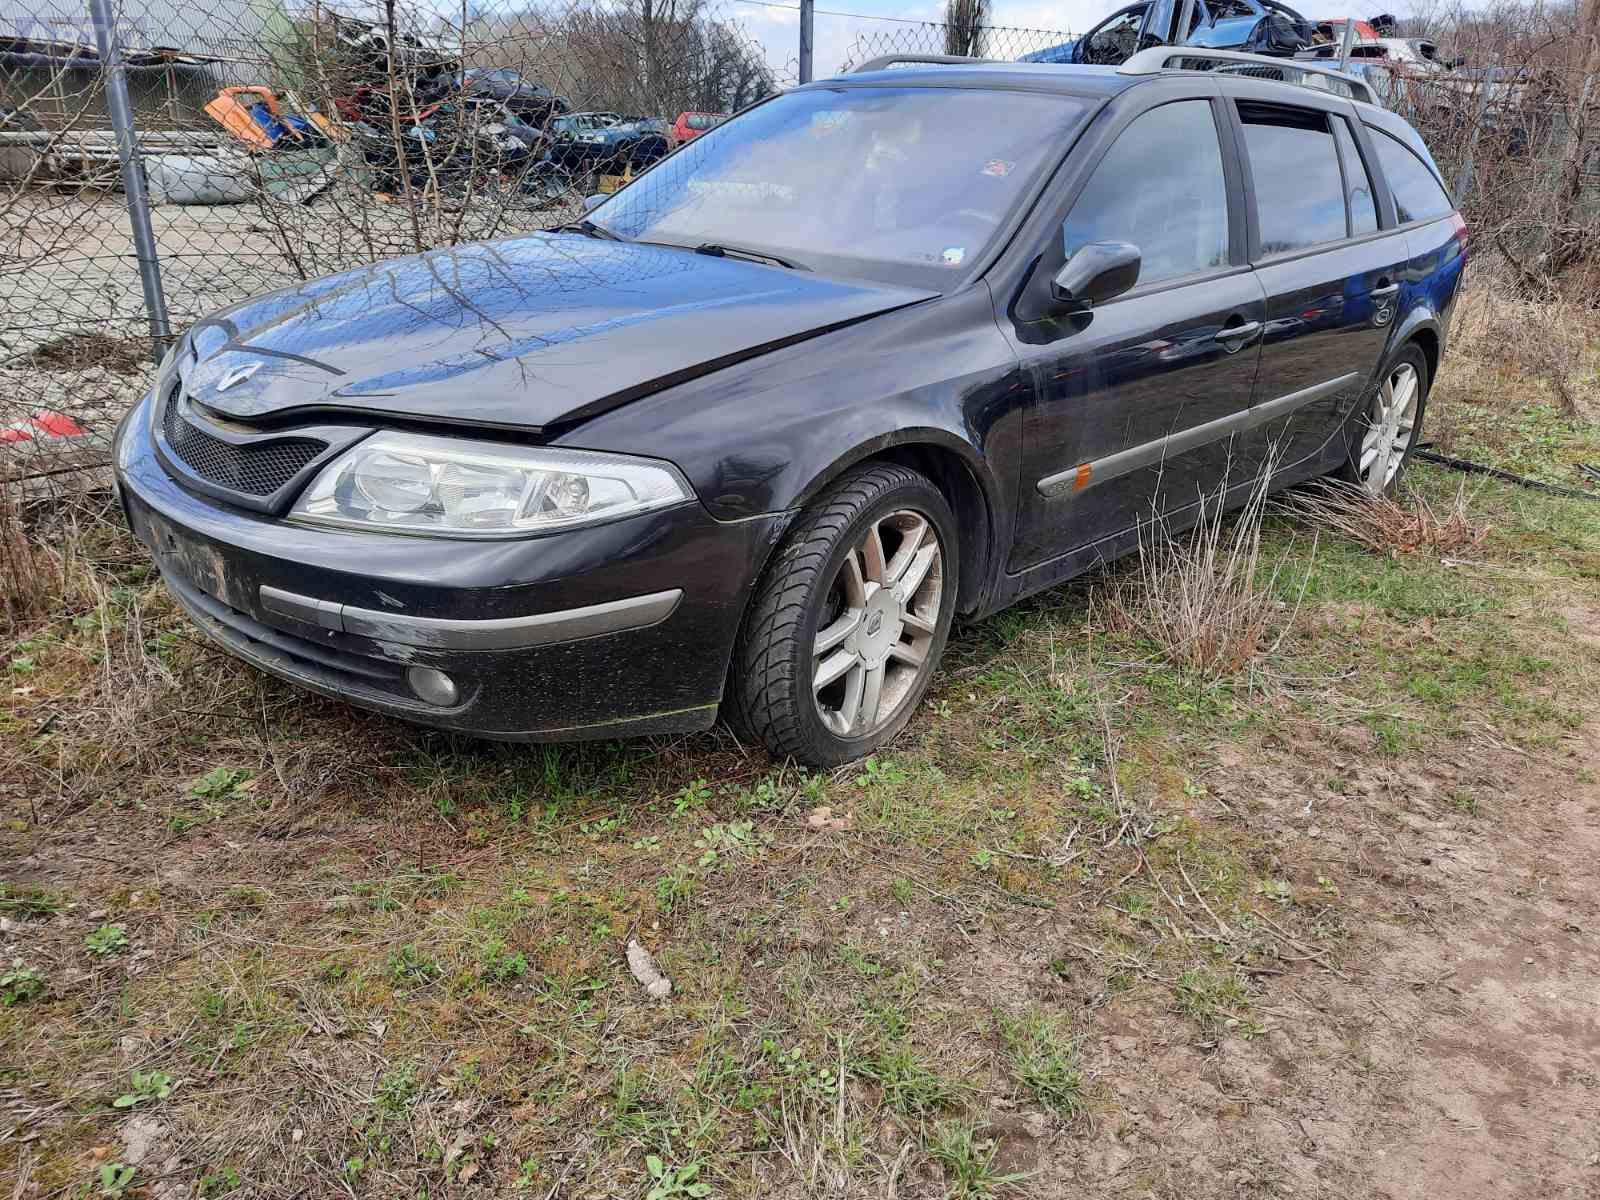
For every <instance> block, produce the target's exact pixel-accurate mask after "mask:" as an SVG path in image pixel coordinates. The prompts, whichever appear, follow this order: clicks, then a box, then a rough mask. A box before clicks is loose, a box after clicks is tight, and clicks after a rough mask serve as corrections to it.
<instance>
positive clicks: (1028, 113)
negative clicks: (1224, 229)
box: [592, 87, 1092, 287]
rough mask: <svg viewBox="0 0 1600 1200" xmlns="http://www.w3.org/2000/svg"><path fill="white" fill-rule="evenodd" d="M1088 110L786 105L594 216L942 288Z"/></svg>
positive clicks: (744, 118) (863, 91)
mask: <svg viewBox="0 0 1600 1200" xmlns="http://www.w3.org/2000/svg"><path fill="white" fill-rule="evenodd" d="M1091 103H1092V102H1091V101H1088V100H1084V99H1081V98H1078V97H1072V96H1055V95H1039V94H1035V93H1028V92H1001V91H982V90H978V89H969V88H884V87H856V88H850V87H839V88H828V89H818V90H809V89H808V90H806V91H798V92H789V93H787V94H785V95H782V96H779V97H777V98H775V99H773V100H770V101H768V102H767V103H765V104H761V105H758V106H756V107H755V108H753V109H751V110H749V111H748V112H746V113H743V114H742V115H740V116H738V117H735V118H733V119H732V120H729V121H724V122H721V123H720V124H718V125H717V126H716V127H715V128H714V129H711V130H709V131H708V132H706V133H705V134H704V135H702V136H701V137H698V138H696V139H695V140H694V141H692V142H689V143H688V144H687V145H685V146H684V147H683V149H681V150H679V151H678V153H676V154H674V155H673V156H672V157H671V158H668V159H666V160H665V161H664V162H662V163H661V164H660V165H659V166H657V167H656V168H655V169H654V170H652V171H651V172H650V173H649V174H647V175H645V176H644V177H643V178H641V179H639V180H638V181H637V182H635V183H634V184H632V185H631V186H629V187H627V188H624V189H623V190H622V191H620V192H618V193H617V195H616V196H615V197H614V198H612V199H611V200H609V201H607V202H606V203H605V204H602V205H601V206H600V207H598V208H597V209H595V211H594V213H593V218H592V219H593V220H595V221H597V222H598V223H599V224H601V225H603V226H606V227H608V228H610V229H611V230H613V231H615V232H617V233H620V234H622V235H623V236H625V237H630V238H636V239H639V240H642V241H651V242H668V243H673V244H677V245H685V246H695V245H699V244H701V243H704V242H718V243H722V244H725V245H732V246H740V247H744V248H747V249H758V250H762V251H765V252H768V253H772V254H776V255H779V256H781V257H783V258H787V259H790V260H792V261H795V262H798V263H800V264H801V265H803V266H810V267H813V268H815V269H819V270H831V271H836V272H842V273H846V274H851V273H858V274H862V275H867V276H869V277H870V276H882V277H886V278H894V279H897V280H899V281H905V282H915V283H917V284H919V285H921V286H930V287H938V286H939V283H940V280H941V279H943V280H948V279H949V278H951V277H953V276H955V275H957V274H959V273H961V271H962V269H963V268H964V267H969V266H971V265H972V264H973V263H974V262H976V261H977V259H978V258H979V257H980V256H981V255H982V254H983V252H984V250H985V249H986V248H987V247H988V245H989V244H990V243H991V242H992V241H993V240H994V239H995V237H996V235H997V234H998V232H999V231H1000V229H1001V227H1002V226H1003V225H1004V224H1005V223H1006V220H1007V218H1008V217H1009V216H1010V215H1011V212H1012V210H1013V209H1014V208H1015V207H1016V206H1017V204H1018V203H1019V202H1020V201H1021V199H1022V198H1023V197H1025V196H1026V195H1028V194H1029V192H1030V191H1031V187H1032V184H1033V182H1034V181H1035V180H1036V179H1037V178H1038V176H1039V175H1040V174H1041V172H1042V171H1043V170H1044V169H1045V168H1046V167H1047V166H1048V165H1053V164H1054V163H1055V162H1057V161H1058V160H1059V159H1060V158H1061V156H1062V154H1063V153H1064V152H1065V151H1066V148H1067V146H1068V145H1069V144H1070V141H1071V138H1072V136H1073V134H1074V132H1075V131H1076V129H1077V128H1078V126H1079V125H1080V124H1081V123H1082V121H1083V118H1084V116H1085V114H1086V113H1087V111H1088V110H1089V108H1090V106H1091ZM908 269H909V270H910V271H912V272H913V273H914V274H915V275H916V278H915V279H907V278H906V275H907V271H908Z"/></svg>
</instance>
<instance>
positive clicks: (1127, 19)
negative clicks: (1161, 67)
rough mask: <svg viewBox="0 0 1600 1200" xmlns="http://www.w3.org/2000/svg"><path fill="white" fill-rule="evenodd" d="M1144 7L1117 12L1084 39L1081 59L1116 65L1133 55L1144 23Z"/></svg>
mask: <svg viewBox="0 0 1600 1200" xmlns="http://www.w3.org/2000/svg"><path fill="white" fill-rule="evenodd" d="M1144 12H1145V10H1144V8H1143V7H1142V6H1141V7H1139V8H1135V9H1131V10H1129V11H1128V12H1123V13H1118V14H1117V15H1116V16H1114V17H1112V18H1111V19H1110V20H1109V21H1107V22H1106V23H1105V24H1104V25H1102V26H1100V28H1099V29H1096V30H1095V31H1094V32H1092V33H1090V34H1089V36H1088V37H1087V38H1085V39H1084V47H1083V50H1084V53H1083V61H1084V62H1086V63H1101V64H1104V65H1107V66H1113V67H1114V66H1117V65H1119V64H1121V63H1124V62H1126V61H1127V60H1128V59H1130V58H1132V57H1133V52H1134V51H1135V50H1137V49H1138V48H1139V28H1140V26H1142V25H1143V24H1144Z"/></svg>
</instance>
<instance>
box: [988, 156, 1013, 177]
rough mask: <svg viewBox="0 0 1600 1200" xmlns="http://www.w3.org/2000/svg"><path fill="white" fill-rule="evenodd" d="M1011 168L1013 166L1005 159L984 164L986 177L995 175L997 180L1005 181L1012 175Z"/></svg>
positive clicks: (991, 160) (995, 159)
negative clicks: (1004, 179)
mask: <svg viewBox="0 0 1600 1200" xmlns="http://www.w3.org/2000/svg"><path fill="white" fill-rule="evenodd" d="M1011 167H1012V164H1011V163H1008V162H1007V161H1006V160H1005V159H1003V158H991V159H990V160H989V161H988V162H986V163H984V164H983V173H984V174H985V175H993V176H994V177H995V178H996V179H1003V178H1005V177H1006V176H1007V175H1009V174H1011Z"/></svg>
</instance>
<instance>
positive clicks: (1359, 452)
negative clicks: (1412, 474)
mask: <svg viewBox="0 0 1600 1200" xmlns="http://www.w3.org/2000/svg"><path fill="white" fill-rule="evenodd" d="M1430 382H1431V380H1429V378H1428V359H1427V356H1426V355H1424V354H1423V353H1422V347H1420V346H1418V345H1417V344H1416V343H1415V342H1407V343H1406V344H1405V345H1404V346H1402V347H1401V348H1400V350H1399V351H1398V352H1396V354H1395V355H1394V357H1393V358H1391V359H1390V360H1389V361H1388V362H1387V363H1385V364H1384V368H1383V374H1382V375H1381V376H1380V377H1379V382H1378V386H1377V387H1376V388H1375V389H1374V390H1373V393H1372V395H1370V396H1369V397H1367V399H1366V401H1365V403H1364V404H1363V406H1362V408H1361V411H1360V414H1359V415H1358V416H1356V418H1355V419H1354V420H1353V422H1352V423H1351V426H1350V436H1349V441H1348V443H1347V447H1348V448H1347V452H1346V456H1345V462H1344V465H1343V466H1342V467H1340V468H1339V470H1338V471H1336V472H1335V473H1334V475H1335V478H1337V479H1339V480H1341V481H1342V482H1344V483H1348V484H1351V485H1353V486H1355V487H1359V488H1361V489H1363V490H1364V491H1366V492H1369V493H1371V494H1372V495H1374V496H1392V495H1394V493H1395V492H1396V490H1398V488H1399V486H1400V480H1401V478H1402V477H1403V476H1404V474H1405V468H1406V464H1407V463H1409V462H1410V461H1411V452H1412V450H1413V449H1414V448H1415V447H1416V444H1417V439H1418V438H1420V437H1421V436H1422V419H1423V416H1424V415H1425V413H1426V411H1427V406H1428V385H1429V384H1430Z"/></svg>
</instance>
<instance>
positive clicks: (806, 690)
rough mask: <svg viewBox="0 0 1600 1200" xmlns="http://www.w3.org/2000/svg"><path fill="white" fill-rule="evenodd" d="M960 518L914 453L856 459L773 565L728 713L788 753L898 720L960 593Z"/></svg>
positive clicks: (874, 731)
mask: <svg viewBox="0 0 1600 1200" xmlns="http://www.w3.org/2000/svg"><path fill="white" fill-rule="evenodd" d="M957 553H958V544H957V537H956V528H955V518H954V517H953V516H952V514H951V512H950V506H949V504H948V503H946V501H945V499H944V496H943V495H942V494H941V493H940V492H939V489H938V488H936V487H934V485H933V484H932V483H930V482H929V481H928V480H927V478H925V477H924V476H922V475H920V474H918V473H917V472H915V471H912V470H909V469H907V468H905V467H900V466H895V465H892V464H887V463H883V464H876V465H873V466H869V467H865V468H862V469H859V470H856V471H853V472H851V473H850V474H849V475H847V476H845V478H843V479H842V480H840V481H839V482H838V483H837V484H835V485H834V486H833V487H832V488H831V489H830V490H829V491H828V492H827V493H826V494H824V495H823V496H822V497H821V498H820V499H819V500H817V501H816V502H815V503H814V504H813V505H812V506H811V508H809V509H808V510H807V511H806V512H805V514H804V515H803V516H802V517H801V518H800V520H799V521H798V522H797V524H796V525H795V527H794V529H792V530H791V531H790V532H789V534H788V536H787V537H786V538H785V539H784V543H783V545H782V546H781V547H780V548H779V550H778V552H777V554H776V555H775V556H774V559H773V562H772V563H771V565H770V566H769V567H768V568H767V571H766V573H765V575H764V576H763V577H762V580H761V583H760V584H759V585H758V587H757V590H756V595H755V598H754V600H753V601H752V603H751V607H750V611H749V613H748V614H747V616H746V618H745V624H744V628H743V629H742V630H741V631H740V634H739V640H738V643H737V644H736V646H735V648H734V661H733V674H732V678H731V680H730V686H729V697H728V704H729V705H730V706H731V708H732V709H733V711H732V713H730V722H729V723H730V724H731V725H733V727H734V728H736V729H741V730H747V731H749V732H750V733H751V734H753V735H754V736H755V737H758V738H760V739H761V741H763V742H765V743H766V745H767V748H768V749H769V750H771V751H772V753H773V754H774V755H777V756H779V757H792V758H795V759H797V760H798V761H800V762H802V763H805V764H806V765H807V766H813V767H832V766H837V765H839V764H840V763H845V762H849V761H851V760H852V759H856V758H860V757H862V756H863V755H866V754H870V753H871V752H872V751H873V750H875V749H877V748H878V747H879V746H881V745H882V744H883V743H884V742H886V741H888V740H889V739H890V738H892V737H893V736H894V735H895V734H897V733H899V732H900V730H901V729H903V728H904V727H905V725H906V722H907V721H909V720H910V719H911V715H912V713H913V712H915V711H916V706H917V704H918V702H919V701H920V700H921V699H922V696H923V694H924V693H925V692H926V691H927V689H928V683H929V681H930V680H931V679H932V677H933V671H934V667H935V664H936V663H937V662H938V660H939V656H940V654H941V653H942V652H943V650H944V644H945V639H946V638H947V637H948V636H949V633H950V624H951V620H952V618H953V616H954V613H955V605H956V580H957V578H958V575H957V558H956V555H957Z"/></svg>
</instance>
